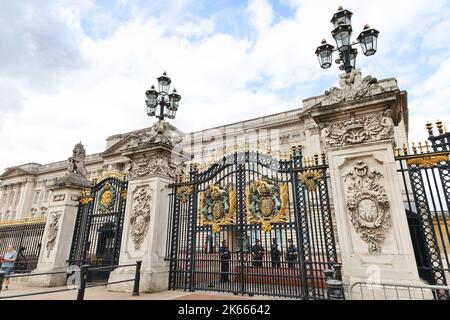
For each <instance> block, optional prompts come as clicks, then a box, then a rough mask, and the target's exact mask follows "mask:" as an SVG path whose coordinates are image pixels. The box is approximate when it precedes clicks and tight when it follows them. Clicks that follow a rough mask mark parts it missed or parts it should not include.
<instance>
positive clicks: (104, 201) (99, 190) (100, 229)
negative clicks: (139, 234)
mask: <svg viewBox="0 0 450 320" xmlns="http://www.w3.org/2000/svg"><path fill="white" fill-rule="evenodd" d="M127 187H128V182H127V181H123V180H122V179H118V178H111V177H110V178H106V179H103V180H102V181H100V182H99V183H97V184H96V185H95V186H94V187H93V188H91V189H88V190H85V192H83V196H82V198H81V199H80V205H79V207H78V214H77V220H76V224H75V230H74V236H73V240H72V248H71V251H70V259H69V263H70V264H71V265H78V266H81V265H84V264H88V265H90V266H91V267H93V268H96V267H110V266H111V267H112V266H116V265H118V263H119V254H120V244H121V238H122V229H123V220H124V215H125V205H126V196H127ZM111 271H112V268H111V269H110V268H104V269H102V270H99V271H92V272H90V279H88V280H89V281H102V280H106V279H107V278H108V277H109V273H110V272H111Z"/></svg>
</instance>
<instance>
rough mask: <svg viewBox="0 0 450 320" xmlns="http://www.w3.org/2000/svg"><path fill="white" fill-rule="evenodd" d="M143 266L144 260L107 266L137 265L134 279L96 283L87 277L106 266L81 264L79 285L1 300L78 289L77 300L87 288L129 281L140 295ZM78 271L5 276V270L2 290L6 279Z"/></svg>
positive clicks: (0, 278) (1, 275)
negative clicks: (90, 282) (89, 282)
mask: <svg viewBox="0 0 450 320" xmlns="http://www.w3.org/2000/svg"><path fill="white" fill-rule="evenodd" d="M141 266H142V261H136V263H135V264H127V265H118V266H113V267H107V268H114V269H116V268H129V267H136V269H135V273H134V278H133V279H126V280H121V281H114V282H105V283H96V284H87V279H88V278H89V273H91V272H96V271H99V270H102V269H105V267H98V268H91V266H89V265H83V266H81V268H80V270H79V271H78V272H79V273H80V278H79V279H80V282H79V285H73V286H69V285H68V287H67V288H66V289H58V290H50V291H42V292H33V293H27V294H18V295H10V296H2V297H0V300H5V299H16V298H25V297H32V296H41V295H47V294H53V293H63V292H69V291H75V290H77V291H78V292H77V300H84V296H85V291H86V289H90V288H96V287H107V286H111V285H115V284H121V283H128V282H133V283H134V284H133V292H132V296H139V285H140V281H141ZM76 272H77V271H74V270H70V271H61V272H46V273H31V274H22V275H9V276H5V272H4V271H0V292H2V290H3V282H4V280H5V279H18V278H30V277H39V276H50V275H67V276H70V275H73V274H74V273H76Z"/></svg>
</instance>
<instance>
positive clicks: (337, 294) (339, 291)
mask: <svg viewBox="0 0 450 320" xmlns="http://www.w3.org/2000/svg"><path fill="white" fill-rule="evenodd" d="M327 295H328V300H345V296H344V285H343V283H342V281H339V280H328V281H327Z"/></svg>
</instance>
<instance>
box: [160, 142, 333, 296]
mask: <svg viewBox="0 0 450 320" xmlns="http://www.w3.org/2000/svg"><path fill="white" fill-rule="evenodd" d="M327 168H328V167H327V165H326V163H325V155H322V158H320V156H318V155H316V156H315V157H314V158H310V159H304V158H303V155H302V147H296V148H293V150H292V154H291V157H290V160H278V159H276V158H274V157H272V156H270V155H265V154H261V153H259V152H252V151H247V152H236V153H234V154H231V155H228V156H226V157H224V158H223V159H222V160H221V161H219V162H217V163H216V164H214V165H212V166H211V167H209V168H208V169H207V170H206V171H202V172H200V171H199V170H198V168H197V167H196V166H195V165H193V166H191V171H190V176H189V178H187V177H186V178H185V179H184V181H178V182H177V183H176V184H174V185H173V186H172V187H173V193H172V194H171V196H170V215H169V226H170V227H169V233H168V234H169V239H168V243H169V246H168V251H167V259H168V260H169V261H170V283H169V288H170V289H185V290H190V291H195V290H202V291H220V292H229V293H234V294H249V295H271V296H280V297H293V298H301V299H321V298H325V297H326V293H325V279H324V277H323V273H322V271H323V270H325V269H330V268H331V267H332V265H333V264H336V263H337V262H338V259H337V254H336V246H335V239H334V231H333V222H332V213H331V209H330V203H329V193H328V182H327ZM224 240H225V241H226V243H224ZM257 241H259V245H257ZM228 251H229V252H228Z"/></svg>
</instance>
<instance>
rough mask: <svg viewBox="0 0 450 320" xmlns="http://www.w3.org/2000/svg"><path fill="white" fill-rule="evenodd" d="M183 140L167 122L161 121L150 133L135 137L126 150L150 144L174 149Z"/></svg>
mask: <svg viewBox="0 0 450 320" xmlns="http://www.w3.org/2000/svg"><path fill="white" fill-rule="evenodd" d="M181 141H183V138H182V136H181V135H179V134H178V133H176V131H175V129H173V128H172V127H171V126H170V124H169V123H168V122H167V121H159V122H157V123H155V124H154V125H153V126H152V127H151V128H150V130H149V131H148V132H144V133H142V134H139V135H138V136H135V137H134V138H133V139H131V140H130V142H128V144H127V146H126V148H127V149H128V148H136V147H140V146H144V145H148V144H158V143H162V144H166V145H168V146H171V147H174V146H176V145H177V144H179V143H181Z"/></svg>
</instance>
